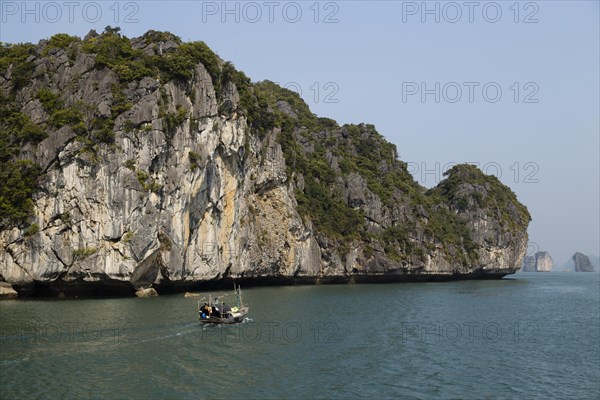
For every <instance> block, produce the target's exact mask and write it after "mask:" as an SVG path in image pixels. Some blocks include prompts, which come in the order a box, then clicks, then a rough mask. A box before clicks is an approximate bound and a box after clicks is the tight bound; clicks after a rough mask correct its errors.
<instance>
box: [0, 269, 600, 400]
mask: <svg viewBox="0 0 600 400" xmlns="http://www.w3.org/2000/svg"><path fill="white" fill-rule="evenodd" d="M599 276H600V275H599V274H595V273H590V274H575V273H547V274H540V273H537V274H536V273H519V274H517V275H514V276H512V277H510V278H505V279H502V280H499V281H465V282H450V283H415V284H413V283H404V284H379V285H343V286H296V287H273V288H254V289H250V288H249V289H246V290H245V291H244V298H245V301H246V302H247V303H248V304H249V305H250V307H251V310H250V315H249V317H250V320H249V321H246V322H245V323H243V324H239V325H235V326H222V327H218V326H208V327H203V326H200V325H199V324H198V322H197V321H196V319H195V318H196V309H197V299H194V298H184V297H183V295H172V296H162V297H159V298H151V299H137V298H127V299H94V300H62V301H58V300H54V301H49V300H26V301H23V300H21V301H3V302H2V303H0V326H1V329H2V330H1V332H0V398H2V399H24V398H49V399H62V398H98V399H100V398H119V399H121V398H135V399H137V398H140V399H142V398H143V399H147V398H161V399H162V398H167V399H171V398H189V399H197V398H250V399H254V398H256V399H259V398H260V399H262V398H342V399H346V398H358V397H361V398H364V397H372V398H473V399H475V398H477V399H481V398H515V397H520V398H560V399H565V398H594V399H595V398H598V397H597V396H598V393H599V392H600V382H599V380H600V361H599V360H600V334H599V331H600V319H599V314H600V313H599V311H600V297H599V296H600V281H599ZM214 294H216V293H214ZM232 300H233V299H232Z"/></svg>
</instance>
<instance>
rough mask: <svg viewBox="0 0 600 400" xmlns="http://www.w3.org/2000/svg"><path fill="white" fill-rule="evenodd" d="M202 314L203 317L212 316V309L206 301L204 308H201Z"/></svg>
mask: <svg viewBox="0 0 600 400" xmlns="http://www.w3.org/2000/svg"><path fill="white" fill-rule="evenodd" d="M200 314H201V315H202V318H208V317H209V316H210V314H211V309H210V307H209V306H208V303H204V305H203V306H202V308H200Z"/></svg>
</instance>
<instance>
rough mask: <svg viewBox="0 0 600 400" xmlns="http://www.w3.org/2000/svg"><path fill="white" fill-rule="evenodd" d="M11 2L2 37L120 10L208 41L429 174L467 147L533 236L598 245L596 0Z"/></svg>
mask: <svg viewBox="0 0 600 400" xmlns="http://www.w3.org/2000/svg"><path fill="white" fill-rule="evenodd" d="M0 3H1V4H0V10H1V11H2V16H1V18H2V19H1V25H0V40H1V41H4V42H37V41H38V40H40V39H42V38H47V37H49V36H51V35H52V34H54V33H58V32H66V33H70V34H75V35H79V36H83V35H85V34H86V33H87V32H88V31H89V30H90V29H92V28H94V29H96V30H98V31H102V30H103V28H104V27H105V26H106V25H112V26H120V27H121V28H122V32H123V33H124V34H125V35H127V36H130V37H131V36H137V35H141V34H143V33H144V32H145V31H147V30H149V29H154V30H167V31H170V32H173V33H175V34H176V35H178V36H180V37H181V38H182V39H184V40H203V41H205V42H206V43H207V44H208V45H209V46H210V47H211V48H212V49H213V50H214V51H216V52H217V53H218V54H219V55H220V56H221V57H222V58H224V59H226V60H230V61H232V62H233V63H234V64H235V65H236V66H237V67H238V68H239V69H241V70H243V71H245V72H246V73H247V74H248V75H249V76H250V77H251V78H252V79H253V80H262V79H270V80H272V81H275V82H279V83H280V84H282V85H284V86H288V87H290V88H292V89H296V90H299V91H301V92H302V96H303V97H304V99H305V100H306V101H307V103H308V104H309V105H310V106H311V108H312V110H313V111H314V112H315V113H317V114H319V115H322V116H328V117H331V118H334V119H336V120H337V121H338V122H340V123H347V122H354V123H359V122H368V123H372V124H374V125H375V126H376V127H377V129H378V130H379V132H380V133H382V134H383V135H384V136H385V137H387V138H388V140H390V141H391V142H393V143H395V144H396V145H397V147H398V151H399V154H400V158H401V159H402V160H404V161H407V162H409V166H410V168H411V170H412V171H413V173H414V175H415V178H416V179H417V180H418V181H420V182H421V183H422V184H424V185H425V186H432V185H434V184H435V183H436V182H437V181H439V180H440V178H441V176H440V175H441V172H442V171H443V169H444V167H445V166H446V167H447V166H449V165H450V164H449V163H456V162H473V163H478V164H479V166H480V167H482V168H483V169H484V170H485V171H486V172H488V173H493V174H495V175H497V176H499V177H500V179H501V180H502V182H504V183H505V184H507V185H509V186H510V187H511V188H512V189H513V191H514V192H515V193H516V194H517V196H518V197H519V200H521V201H522V202H523V203H525V204H526V205H527V206H528V208H529V210H530V212H531V214H532V217H533V221H532V223H531V225H530V228H529V233H530V240H531V242H533V243H532V246H531V250H537V249H539V250H547V251H549V252H550V253H551V254H552V256H553V258H554V260H555V262H557V263H559V264H561V263H563V262H564V261H565V260H566V259H567V258H568V257H570V256H571V255H572V254H573V253H574V252H575V251H582V252H584V253H586V254H591V253H593V254H599V253H600V249H599V246H600V244H599V243H600V235H599V234H600V232H599V231H600V216H599V204H600V198H599V194H600V193H599V192H600V188H599V181H600V176H599V170H600V165H599V158H600V143H599V140H600V117H599V110H600V100H599V93H600V81H599V74H600V73H599V71H600V65H599V48H600V43H599V37H600V32H599V27H598V24H599V22H598V21H599V20H600V11H599V10H600V6H599V2H598V1H535V2H527V1H521V2H515V1H497V2H488V1H482V2H480V1H473V2H466V1H457V2H446V1H439V2H436V1H428V2H426V3H424V2H422V1H418V2H411V1H330V2H327V1H321V2H316V1H296V2H289V1H272V2H269V1H257V2H234V1H233V2H231V1H230V2H226V3H225V2H222V1H217V2H206V1H169V2H160V1H137V2H126V1H122V2H115V1H96V2H87V1H82V2H78V1H76V2H73V5H68V4H67V3H65V2H61V1H58V2H44V1H42V2H27V3H26V7H23V3H22V2H21V1H18V2H15V1H4V0H2V1H1V2H0ZM423 93H425V94H424V95H423Z"/></svg>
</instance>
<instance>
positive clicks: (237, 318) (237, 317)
mask: <svg viewBox="0 0 600 400" xmlns="http://www.w3.org/2000/svg"><path fill="white" fill-rule="evenodd" d="M248 311H249V309H248V307H244V308H242V309H241V310H240V311H238V312H236V313H234V314H233V315H232V316H229V317H208V318H202V317H199V318H198V320H199V321H200V322H201V323H203V324H239V323H241V322H243V321H244V318H245V317H246V314H248Z"/></svg>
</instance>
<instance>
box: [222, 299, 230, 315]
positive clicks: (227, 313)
mask: <svg viewBox="0 0 600 400" xmlns="http://www.w3.org/2000/svg"><path fill="white" fill-rule="evenodd" d="M222 308H223V316H224V317H228V316H229V314H230V313H231V307H229V306H228V305H227V304H225V302H223V304H222Z"/></svg>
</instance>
